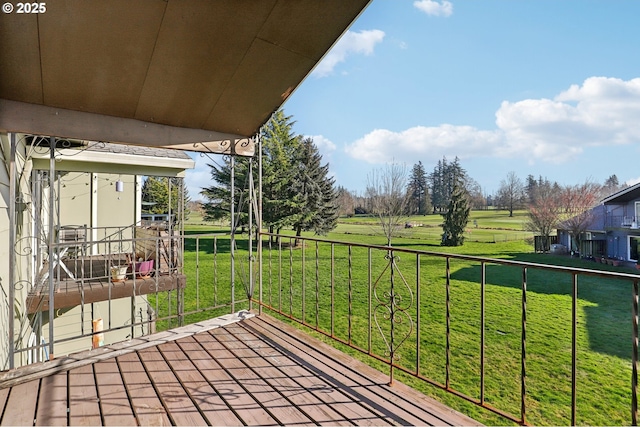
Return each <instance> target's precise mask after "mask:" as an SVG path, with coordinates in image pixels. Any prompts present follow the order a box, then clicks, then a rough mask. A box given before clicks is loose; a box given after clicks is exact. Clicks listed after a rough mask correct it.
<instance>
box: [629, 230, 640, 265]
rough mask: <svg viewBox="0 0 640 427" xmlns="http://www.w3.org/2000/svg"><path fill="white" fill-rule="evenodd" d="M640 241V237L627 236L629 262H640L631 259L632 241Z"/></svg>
mask: <svg viewBox="0 0 640 427" xmlns="http://www.w3.org/2000/svg"><path fill="white" fill-rule="evenodd" d="M632 238H633V239H640V236H627V259H628V260H629V261H635V262H638V261H640V260H637V259H633V258H631V239H632ZM639 258H640V257H639Z"/></svg>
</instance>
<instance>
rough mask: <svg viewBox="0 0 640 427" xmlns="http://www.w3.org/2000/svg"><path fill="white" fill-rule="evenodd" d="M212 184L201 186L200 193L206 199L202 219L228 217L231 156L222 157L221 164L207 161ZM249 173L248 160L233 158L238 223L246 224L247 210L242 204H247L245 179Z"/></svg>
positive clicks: (247, 190) (247, 192) (247, 195)
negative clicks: (238, 215)
mask: <svg viewBox="0 0 640 427" xmlns="http://www.w3.org/2000/svg"><path fill="white" fill-rule="evenodd" d="M208 166H209V167H210V168H211V179H212V180H213V185H211V186H210V187H206V188H203V189H202V191H201V192H200V194H202V195H203V196H204V197H205V198H206V199H207V200H208V201H207V202H206V203H204V204H203V208H204V212H205V215H204V220H205V221H216V220H221V219H224V218H229V217H230V214H231V158H230V157H228V156H224V157H222V164H218V163H213V164H212V163H209V164H208ZM248 175H249V160H248V159H247V158H243V157H236V158H235V159H234V189H235V191H234V201H235V203H236V206H239V208H238V207H236V211H237V212H238V213H239V214H240V222H239V224H238V225H246V224H247V220H248V215H247V212H248V210H247V209H245V208H244V206H242V205H247V203H246V202H247V201H248V197H249V189H248V186H247V183H248V181H247V179H248Z"/></svg>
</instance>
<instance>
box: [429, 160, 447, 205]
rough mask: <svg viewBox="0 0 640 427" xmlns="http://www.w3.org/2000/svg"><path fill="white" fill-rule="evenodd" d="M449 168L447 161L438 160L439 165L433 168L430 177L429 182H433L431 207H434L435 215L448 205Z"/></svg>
mask: <svg viewBox="0 0 640 427" xmlns="http://www.w3.org/2000/svg"><path fill="white" fill-rule="evenodd" d="M446 168H447V159H446V157H443V158H442V160H438V163H437V164H436V166H435V167H434V168H433V172H431V174H430V175H429V181H430V182H431V205H432V206H433V213H435V212H436V210H442V209H443V208H444V206H445V204H446V199H445V197H446V196H445V194H446V191H445V185H444V182H445V178H444V174H445V170H446Z"/></svg>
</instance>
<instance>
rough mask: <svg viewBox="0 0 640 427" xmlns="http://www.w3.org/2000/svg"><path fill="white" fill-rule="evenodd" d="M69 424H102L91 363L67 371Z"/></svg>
mask: <svg viewBox="0 0 640 427" xmlns="http://www.w3.org/2000/svg"><path fill="white" fill-rule="evenodd" d="M69 424H70V425H74V426H79V425H82V426H95V425H101V424H102V418H101V417H100V405H99V404H98V393H97V390H96V383H95V378H94V375H93V365H86V366H82V367H80V368H76V369H73V370H72V371H70V372H69Z"/></svg>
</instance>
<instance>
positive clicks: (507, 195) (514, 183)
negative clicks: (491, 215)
mask: <svg viewBox="0 0 640 427" xmlns="http://www.w3.org/2000/svg"><path fill="white" fill-rule="evenodd" d="M524 198H525V191H524V184H523V183H522V181H521V180H520V178H518V175H516V173H515V172H509V173H508V174H507V178H506V179H503V180H502V181H500V189H499V190H498V204H499V205H500V206H503V207H506V208H507V209H508V210H509V216H510V217H512V216H513V211H514V209H518V208H520V207H521V206H522V204H523V202H524Z"/></svg>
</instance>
